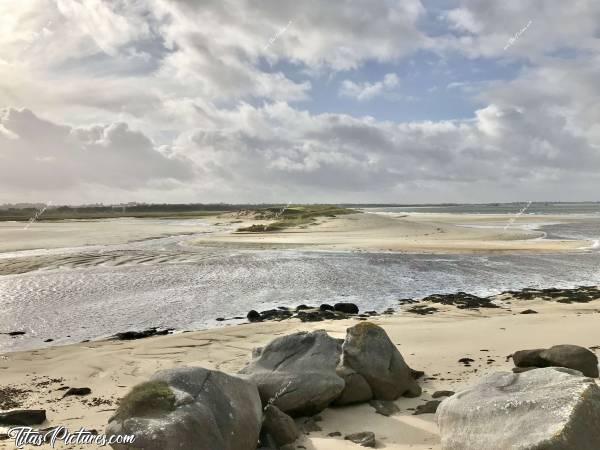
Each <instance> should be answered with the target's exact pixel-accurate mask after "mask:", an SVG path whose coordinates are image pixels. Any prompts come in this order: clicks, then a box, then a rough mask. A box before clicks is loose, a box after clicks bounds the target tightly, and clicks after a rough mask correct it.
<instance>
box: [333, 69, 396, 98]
mask: <svg viewBox="0 0 600 450" xmlns="http://www.w3.org/2000/svg"><path fill="white" fill-rule="evenodd" d="M399 83H400V80H399V79H398V76H397V75H396V74H395V73H388V74H386V75H385V76H384V77H383V80H381V81H377V82H376V83H354V82H352V81H350V80H344V81H342V85H341V87H340V95H341V96H343V97H350V98H354V99H355V100H359V101H362V100H371V99H372V98H375V97H378V96H380V95H382V94H384V93H385V92H388V91H391V90H393V89H394V88H395V87H396V86H398V84H399Z"/></svg>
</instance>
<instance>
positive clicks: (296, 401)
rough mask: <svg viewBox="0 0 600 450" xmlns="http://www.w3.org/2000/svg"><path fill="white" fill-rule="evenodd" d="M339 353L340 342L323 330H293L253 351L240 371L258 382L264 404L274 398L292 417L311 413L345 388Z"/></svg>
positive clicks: (278, 405)
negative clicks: (339, 363)
mask: <svg viewBox="0 0 600 450" xmlns="http://www.w3.org/2000/svg"><path fill="white" fill-rule="evenodd" d="M340 354H341V346H340V343H339V342H338V341H337V340H336V339H333V338H332V337H330V336H329V335H328V334H327V333H326V332H325V331H323V330H319V331H313V332H311V333H307V332H300V333H294V334H290V335H287V336H283V337H280V338H277V339H275V340H273V341H271V342H270V343H269V344H268V345H267V346H265V347H263V348H262V350H261V351H260V352H254V354H253V359H252V361H251V362H250V364H249V365H248V366H246V367H245V368H244V369H242V370H241V371H240V373H241V374H244V375H245V376H246V377H247V378H248V379H250V380H251V381H253V382H254V383H256V384H257V385H258V390H259V392H260V396H261V399H262V401H263V404H267V403H268V402H272V403H273V404H274V405H275V406H277V407H278V408H279V409H280V410H282V411H283V412H285V413H286V414H289V415H291V416H292V417H298V416H308V415H313V414H316V413H318V412H320V411H322V410H323V409H325V408H326V407H327V406H328V405H329V404H330V403H331V402H332V401H333V400H335V399H336V398H337V397H338V396H339V395H340V394H341V393H342V391H343V390H344V380H343V379H342V378H340V377H339V376H338V375H337V374H336V367H337V365H338V361H339V357H340Z"/></svg>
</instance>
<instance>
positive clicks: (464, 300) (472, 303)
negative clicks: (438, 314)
mask: <svg viewBox="0 0 600 450" xmlns="http://www.w3.org/2000/svg"><path fill="white" fill-rule="evenodd" d="M423 301H425V302H432V303H440V304H442V305H455V306H456V307H457V308H459V309H478V308H500V306H498V305H496V304H494V303H492V299H490V298H488V297H477V296H476V295H472V294H467V293H465V292H457V293H456V294H434V295H430V296H429V297H425V298H424V299H423Z"/></svg>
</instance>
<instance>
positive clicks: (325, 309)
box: [319, 303, 335, 311]
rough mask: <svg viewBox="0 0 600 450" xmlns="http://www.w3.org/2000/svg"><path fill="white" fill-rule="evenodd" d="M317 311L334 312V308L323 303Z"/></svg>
mask: <svg viewBox="0 0 600 450" xmlns="http://www.w3.org/2000/svg"><path fill="white" fill-rule="evenodd" d="M319 309H320V310H321V311H333V310H335V308H334V307H333V306H331V305H328V304H327V303H323V304H322V305H321V306H319Z"/></svg>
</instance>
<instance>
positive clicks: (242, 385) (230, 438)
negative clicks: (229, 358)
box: [106, 367, 262, 450]
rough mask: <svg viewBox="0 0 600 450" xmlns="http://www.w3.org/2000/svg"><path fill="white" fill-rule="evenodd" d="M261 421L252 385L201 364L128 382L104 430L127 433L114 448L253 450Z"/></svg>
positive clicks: (255, 393)
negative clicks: (130, 436)
mask: <svg viewBox="0 0 600 450" xmlns="http://www.w3.org/2000/svg"><path fill="white" fill-rule="evenodd" d="M261 422H262V405H261V401H260V397H259V395H258V389H257V388H256V385H254V384H252V383H251V382H248V381H246V380H243V379H241V378H239V377H235V376H231V375H227V374H225V373H223V372H218V371H216V370H208V369H204V368H201V367H182V368H177V369H171V370H164V371H160V372H157V373H156V374H155V375H154V376H153V377H152V378H151V379H150V381H149V382H146V383H142V384H140V385H138V386H136V387H134V388H133V389H132V390H131V391H130V392H129V393H128V394H127V395H126V396H125V397H124V398H123V399H122V400H121V403H120V404H119V408H118V410H117V412H116V414H115V415H114V416H113V417H111V419H110V420H109V425H108V428H107V430H106V434H107V435H117V434H133V435H135V441H134V442H133V444H128V445H118V444H114V445H113V446H112V447H113V448H114V449H116V450H125V449H128V450H129V449H144V450H165V449H179V450H187V449H189V450H192V449H193V450H215V449H219V450H255V449H256V443H257V442H258V437H259V433H260V428H261Z"/></svg>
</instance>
